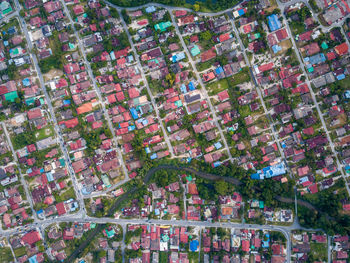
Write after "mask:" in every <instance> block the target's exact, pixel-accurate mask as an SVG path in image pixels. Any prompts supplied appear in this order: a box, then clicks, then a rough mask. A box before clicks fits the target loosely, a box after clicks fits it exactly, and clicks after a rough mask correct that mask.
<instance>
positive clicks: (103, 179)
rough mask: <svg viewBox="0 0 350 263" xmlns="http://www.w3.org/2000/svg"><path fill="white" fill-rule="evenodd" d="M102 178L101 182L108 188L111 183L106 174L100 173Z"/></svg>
mask: <svg viewBox="0 0 350 263" xmlns="http://www.w3.org/2000/svg"><path fill="white" fill-rule="evenodd" d="M101 178H102V182H103V184H104V185H105V186H106V187H107V188H108V187H111V183H110V182H109V179H108V176H107V175H105V174H104V175H102V176H101Z"/></svg>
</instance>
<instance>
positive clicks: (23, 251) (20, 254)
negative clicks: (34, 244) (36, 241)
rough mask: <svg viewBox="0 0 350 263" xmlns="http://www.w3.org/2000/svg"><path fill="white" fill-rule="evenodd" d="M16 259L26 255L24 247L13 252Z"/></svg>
mask: <svg viewBox="0 0 350 263" xmlns="http://www.w3.org/2000/svg"><path fill="white" fill-rule="evenodd" d="M13 252H14V253H15V256H16V258H19V257H21V256H23V255H25V254H26V253H27V250H26V247H20V248H16V249H14V250H13Z"/></svg>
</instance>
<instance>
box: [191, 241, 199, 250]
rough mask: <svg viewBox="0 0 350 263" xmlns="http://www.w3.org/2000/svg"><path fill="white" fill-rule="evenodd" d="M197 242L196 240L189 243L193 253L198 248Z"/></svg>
mask: <svg viewBox="0 0 350 263" xmlns="http://www.w3.org/2000/svg"><path fill="white" fill-rule="evenodd" d="M198 245H199V242H198V240H192V241H191V243H190V249H191V251H192V252H195V251H196V250H197V248H198Z"/></svg>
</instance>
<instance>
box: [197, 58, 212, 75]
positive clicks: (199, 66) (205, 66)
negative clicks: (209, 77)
mask: <svg viewBox="0 0 350 263" xmlns="http://www.w3.org/2000/svg"><path fill="white" fill-rule="evenodd" d="M214 62H215V59H211V60H208V61H206V62H199V63H197V65H196V67H197V70H198V71H199V72H202V71H204V70H207V69H208V68H210V67H212V66H213V64H214Z"/></svg>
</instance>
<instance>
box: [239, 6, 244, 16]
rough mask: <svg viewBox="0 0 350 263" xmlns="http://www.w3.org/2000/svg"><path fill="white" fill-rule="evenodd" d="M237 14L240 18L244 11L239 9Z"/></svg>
mask: <svg viewBox="0 0 350 263" xmlns="http://www.w3.org/2000/svg"><path fill="white" fill-rule="evenodd" d="M238 14H239V15H240V16H242V15H244V14H245V12H244V9H243V8H241V9H239V10H238Z"/></svg>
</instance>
